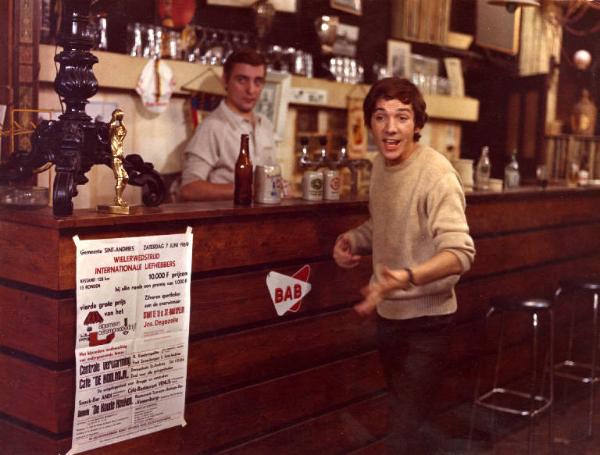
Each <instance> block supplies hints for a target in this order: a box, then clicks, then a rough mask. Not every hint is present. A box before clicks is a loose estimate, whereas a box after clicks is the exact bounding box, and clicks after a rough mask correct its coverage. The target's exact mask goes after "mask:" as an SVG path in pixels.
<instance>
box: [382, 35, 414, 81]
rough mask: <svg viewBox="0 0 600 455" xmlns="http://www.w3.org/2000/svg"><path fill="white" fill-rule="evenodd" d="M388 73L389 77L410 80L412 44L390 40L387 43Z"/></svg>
mask: <svg viewBox="0 0 600 455" xmlns="http://www.w3.org/2000/svg"><path fill="white" fill-rule="evenodd" d="M387 73H388V75H389V76H394V77H406V78H409V79H410V75H411V73H412V71H411V62H410V43H406V42H404V41H396V40H388V42H387Z"/></svg>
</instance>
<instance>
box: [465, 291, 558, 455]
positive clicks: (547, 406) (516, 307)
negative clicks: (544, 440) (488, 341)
mask: <svg viewBox="0 0 600 455" xmlns="http://www.w3.org/2000/svg"><path fill="white" fill-rule="evenodd" d="M552 305H553V302H552V301H551V300H547V299H542V298H518V297H514V296H508V297H507V296H501V297H494V298H492V299H490V309H489V311H488V313H487V315H486V334H487V332H488V330H489V321H490V318H491V317H492V316H493V315H494V314H496V313H497V314H499V315H500V316H501V317H502V320H501V321H500V335H499V339H498V347H497V352H496V365H495V370H494V377H493V385H492V388H491V389H490V390H488V391H487V392H485V393H483V394H480V391H479V389H480V386H481V361H480V366H479V371H478V375H477V382H476V386H475V397H474V400H473V406H472V410H471V423H470V428H469V441H468V450H469V451H470V449H471V440H472V437H473V428H474V424H475V415H476V410H477V409H478V408H485V409H490V410H492V411H493V412H494V413H495V412H502V413H505V414H512V415H517V416H521V417H527V418H528V419H529V434H528V441H527V450H528V453H531V451H532V447H533V430H534V427H535V420H536V417H538V416H539V415H540V414H541V413H543V412H545V411H547V410H548V411H549V419H548V420H549V429H548V442H549V446H550V449H551V450H552V441H553V433H552V406H553V403H554V384H553V382H554V380H553V376H552V372H553V369H552V365H553V364H554V360H553V359H554V314H553V311H552ZM513 312H521V313H526V314H527V315H528V316H529V317H530V321H531V329H532V333H531V371H530V374H531V377H530V381H531V382H530V386H529V390H526V391H524V390H515V389H510V388H506V387H500V386H499V385H498V381H499V373H500V361H501V357H502V350H503V336H504V331H505V326H506V315H507V314H509V313H513ZM542 316H545V317H546V320H547V322H548V325H549V335H548V339H547V340H546V341H547V347H546V362H545V365H544V372H543V373H542V378H541V381H539V380H538V379H539V378H538V371H537V370H538V349H539V344H540V334H539V332H540V324H541V323H542V321H541V317H542ZM542 346H543V345H542ZM546 375H547V376H548V382H549V387H548V391H547V393H545V391H544V382H545V376H546ZM538 383H540V384H538ZM502 398H505V399H507V398H509V399H511V403H510V404H500V403H498V402H499V401H501V400H502ZM492 438H495V435H494V428H493V426H492Z"/></svg>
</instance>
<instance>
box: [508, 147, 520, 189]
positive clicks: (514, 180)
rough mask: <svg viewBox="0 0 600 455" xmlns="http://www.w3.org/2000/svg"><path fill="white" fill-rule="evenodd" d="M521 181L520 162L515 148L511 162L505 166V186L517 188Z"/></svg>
mask: <svg viewBox="0 0 600 455" xmlns="http://www.w3.org/2000/svg"><path fill="white" fill-rule="evenodd" d="M520 183H521V175H520V174H519V163H518V161H517V151H516V150H513V152H512V157H511V159H510V162H509V163H508V164H507V165H506V167H505V168H504V187H505V188H516V187H518V186H519V184H520Z"/></svg>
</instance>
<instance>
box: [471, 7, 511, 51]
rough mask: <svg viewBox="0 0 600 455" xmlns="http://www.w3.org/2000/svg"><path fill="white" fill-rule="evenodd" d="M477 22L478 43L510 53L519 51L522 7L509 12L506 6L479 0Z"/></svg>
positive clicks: (476, 38)
mask: <svg viewBox="0 0 600 455" xmlns="http://www.w3.org/2000/svg"><path fill="white" fill-rule="evenodd" d="M476 24H477V29H476V33H475V43H476V44H477V45H479V46H481V47H487V48H489V49H493V50H495V51H498V52H504V53H506V54H510V55H516V54H517V52H519V34H520V25H521V8H517V10H516V11H515V12H514V13H509V12H508V11H507V10H506V8H503V7H500V6H496V5H490V4H488V2H487V1H486V0H477V21H476Z"/></svg>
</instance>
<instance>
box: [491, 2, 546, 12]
mask: <svg viewBox="0 0 600 455" xmlns="http://www.w3.org/2000/svg"><path fill="white" fill-rule="evenodd" d="M488 4H489V5H497V6H504V7H505V8H506V9H507V10H508V11H509V12H511V13H514V12H515V11H516V9H517V8H518V7H520V6H538V7H539V6H540V2H539V0H488Z"/></svg>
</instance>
